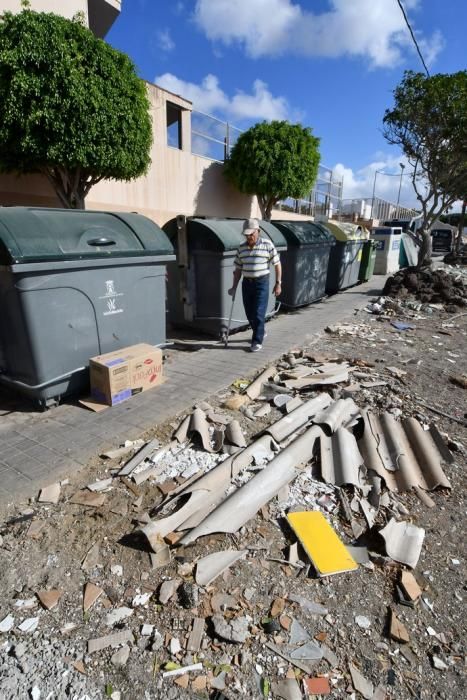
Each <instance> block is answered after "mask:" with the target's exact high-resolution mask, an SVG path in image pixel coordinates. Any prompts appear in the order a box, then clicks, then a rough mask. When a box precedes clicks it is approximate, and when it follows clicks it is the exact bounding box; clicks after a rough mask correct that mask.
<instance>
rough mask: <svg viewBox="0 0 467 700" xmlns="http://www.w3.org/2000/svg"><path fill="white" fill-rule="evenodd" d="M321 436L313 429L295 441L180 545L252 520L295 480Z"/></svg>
mask: <svg viewBox="0 0 467 700" xmlns="http://www.w3.org/2000/svg"><path fill="white" fill-rule="evenodd" d="M321 433H322V431H321V428H319V427H318V426H313V427H311V428H309V429H308V430H307V431H306V432H305V433H303V435H300V437H298V438H296V439H295V440H294V441H293V442H291V443H290V445H288V446H287V447H286V448H285V449H284V450H283V451H282V452H281V453H280V454H279V455H278V456H277V457H274V459H272V460H271V462H269V464H268V465H267V466H266V467H265V468H264V469H263V470H262V471H260V472H258V473H257V474H256V475H255V476H254V477H253V478H252V479H250V481H248V482H247V483H246V484H245V485H244V486H242V487H241V488H239V489H237V491H235V492H234V493H233V494H232V495H231V496H229V497H228V498H227V499H226V500H225V501H224V502H223V503H221V504H220V505H219V506H218V507H217V508H216V510H214V511H213V512H212V513H211V514H210V515H208V517H207V518H206V519H205V520H204V521H203V522H202V523H201V524H200V525H198V527H195V528H194V529H193V530H191V531H190V532H189V533H188V534H186V535H185V536H184V537H183V538H182V539H181V540H180V544H182V545H184V544H190V543H191V542H194V541H195V540H196V539H198V537H202V536H203V535H208V534H210V533H212V532H236V531H237V530H239V529H240V528H241V527H242V525H244V524H245V523H246V522H247V521H248V520H250V518H252V517H254V515H255V514H256V513H257V511H258V510H259V509H260V508H261V506H264V505H265V504H266V503H267V502H268V501H270V500H271V498H273V497H274V496H275V495H276V494H277V493H278V491H280V489H281V488H282V487H283V486H285V485H286V484H288V483H289V481H292V479H294V478H295V476H296V474H297V469H298V467H299V466H300V465H304V464H306V463H307V462H309V461H310V459H311V458H312V457H313V452H314V447H315V442H316V440H317V438H318V437H319V436H320V435H321Z"/></svg>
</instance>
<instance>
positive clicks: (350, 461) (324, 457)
mask: <svg viewBox="0 0 467 700" xmlns="http://www.w3.org/2000/svg"><path fill="white" fill-rule="evenodd" d="M320 447H321V476H322V477H323V480H324V481H325V482H326V483H327V484H335V485H336V486H343V485H344V484H353V485H354V486H359V487H360V486H361V483H360V475H359V471H360V467H361V466H362V465H363V458H362V456H361V454H360V451H359V449H358V446H357V441H356V440H355V437H354V435H353V433H351V432H349V431H348V430H347V429H346V428H339V429H338V430H337V432H336V433H334V435H332V436H331V437H328V436H327V435H324V434H323V435H321V438H320Z"/></svg>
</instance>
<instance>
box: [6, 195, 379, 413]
mask: <svg viewBox="0 0 467 700" xmlns="http://www.w3.org/2000/svg"><path fill="white" fill-rule="evenodd" d="M242 223H243V220H242V219H213V218H185V217H177V218H176V219H173V220H171V221H169V222H168V223H167V224H166V225H165V226H164V227H163V230H162V229H161V228H159V227H158V226H157V225H156V224H155V223H153V222H152V221H150V220H149V219H147V218H146V217H144V216H140V215H138V214H126V213H115V212H114V213H108V212H95V211H73V210H62V209H46V208H26V207H11V208H10V207H9V208H0V314H1V316H0V317H1V322H0V382H2V383H3V384H6V385H8V386H11V387H13V388H14V389H16V390H18V391H19V392H21V393H23V394H26V395H27V396H29V397H31V398H33V399H34V400H36V401H38V402H39V403H41V404H42V405H43V406H47V405H48V404H50V403H53V402H55V401H56V400H57V398H58V397H61V396H64V395H66V394H70V393H76V392H78V391H80V390H82V389H83V387H84V386H85V385H86V383H87V378H88V371H87V368H88V361H89V358H90V357H94V356H96V355H100V354H103V353H107V352H111V351H113V350H118V349H120V348H122V347H125V346H127V345H134V344H136V343H139V342H146V343H150V344H152V345H161V344H164V343H165V340H166V335H165V334H166V291H167V312H168V314H167V315H168V320H169V322H170V323H172V324H173V325H175V326H177V325H178V326H189V327H193V328H197V329H199V330H201V331H204V332H207V333H210V334H212V335H215V336H220V335H222V333H223V332H224V331H225V328H226V325H227V321H228V318H229V315H230V310H231V309H230V307H231V302H232V300H231V297H230V296H229V295H228V289H229V288H230V286H231V284H232V272H233V266H234V258H235V253H236V250H237V247H238V245H239V244H240V242H242V241H243V240H244V239H243V236H242ZM261 230H262V235H264V236H268V237H269V238H270V239H271V240H272V241H273V243H274V244H275V246H276V248H277V250H278V252H279V253H280V256H281V261H282V263H283V279H282V281H283V294H282V296H281V297H280V302H281V304H282V305H283V306H284V307H288V308H296V307H299V306H303V305H305V304H309V303H312V302H313V301H316V300H318V299H320V298H322V297H323V296H324V295H325V294H327V293H335V292H337V291H339V290H340V289H345V288H347V287H349V286H352V285H354V284H356V283H357V282H358V281H359V280H367V279H369V278H370V277H371V275H372V273H373V268H374V265H375V258H376V246H377V242H375V241H372V240H368V233H367V232H366V231H365V230H364V229H362V228H360V227H357V226H355V225H352V224H343V223H329V224H326V226H324V225H322V224H319V223H312V222H306V221H305V222H303V221H274V223H269V222H265V221H263V222H261ZM166 278H167V280H166ZM166 281H167V284H166ZM240 296H241V295H237V298H236V300H235V305H234V308H233V314H232V326H231V327H232V329H236V328H239V327H241V326H245V325H246V324H247V320H246V318H245V314H244V310H243V305H242V302H241V299H240ZM267 313H268V315H269V316H271V315H272V314H274V313H275V307H274V298H273V297H272V296H271V300H270V303H269V307H268V311H267Z"/></svg>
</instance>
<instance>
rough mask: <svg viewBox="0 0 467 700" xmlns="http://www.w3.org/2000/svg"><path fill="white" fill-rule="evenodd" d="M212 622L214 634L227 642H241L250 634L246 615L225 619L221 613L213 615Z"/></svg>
mask: <svg viewBox="0 0 467 700" xmlns="http://www.w3.org/2000/svg"><path fill="white" fill-rule="evenodd" d="M212 623H213V625H214V631H215V633H216V635H217V636H218V637H220V638H221V639H225V640H227V641H228V642H238V643H239V644H243V642H245V641H246V640H247V638H248V637H249V636H250V635H249V631H248V620H247V619H246V617H236V618H235V619H233V620H226V619H225V618H224V617H222V615H213V617H212Z"/></svg>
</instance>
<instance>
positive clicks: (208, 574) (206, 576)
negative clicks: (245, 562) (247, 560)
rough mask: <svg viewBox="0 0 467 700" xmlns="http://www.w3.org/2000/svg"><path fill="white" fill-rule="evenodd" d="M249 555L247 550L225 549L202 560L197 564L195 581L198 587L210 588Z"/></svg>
mask: <svg viewBox="0 0 467 700" xmlns="http://www.w3.org/2000/svg"><path fill="white" fill-rule="evenodd" d="M247 554H248V550H247V549H242V550H241V551H237V550H236V549H225V550H222V551H220V552H213V553H212V554H208V555H207V556H206V557H203V558H202V559H200V560H199V561H198V562H197V564H196V575H195V581H196V583H197V584H198V586H208V585H209V584H210V583H211V582H212V581H214V580H215V579H216V578H217V577H218V576H219V575H220V574H221V573H222V572H223V571H225V570H226V569H228V568H229V567H230V566H231V565H232V564H234V563H235V562H236V561H238V560H239V559H243V558H244V557H245V556H246V555H247Z"/></svg>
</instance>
